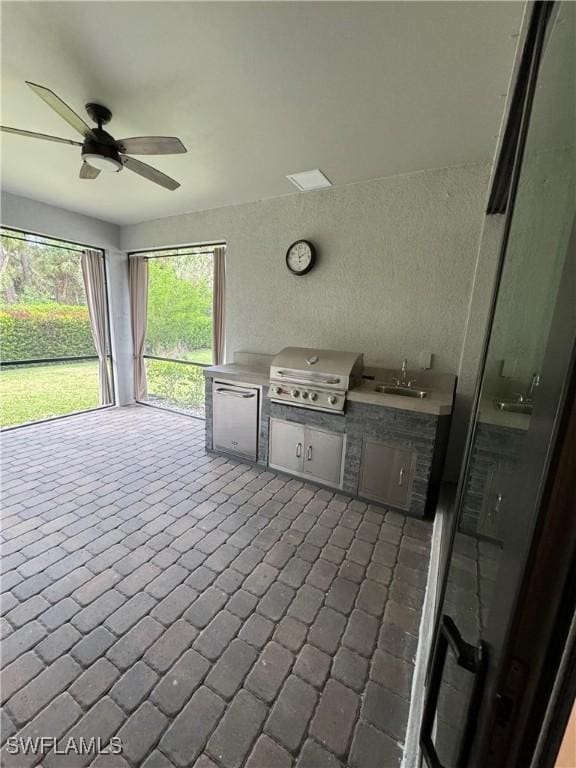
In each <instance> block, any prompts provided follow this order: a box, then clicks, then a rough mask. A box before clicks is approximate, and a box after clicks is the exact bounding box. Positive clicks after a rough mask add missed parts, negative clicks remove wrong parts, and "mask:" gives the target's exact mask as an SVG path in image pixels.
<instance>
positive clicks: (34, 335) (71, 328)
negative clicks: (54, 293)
mask: <svg viewBox="0 0 576 768" xmlns="http://www.w3.org/2000/svg"><path fill="white" fill-rule="evenodd" d="M0 352H1V357H2V360H6V361H8V360H30V359H33V358H46V357H74V356H77V355H95V354H96V350H95V347H94V341H93V340H92V331H91V329H90V319H89V317H88V307H86V306H71V305H67V304H26V305H23V304H11V305H9V306H7V305H4V306H3V307H2V308H0Z"/></svg>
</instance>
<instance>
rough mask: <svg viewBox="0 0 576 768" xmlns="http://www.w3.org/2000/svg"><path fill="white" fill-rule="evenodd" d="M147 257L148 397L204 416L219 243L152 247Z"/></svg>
mask: <svg viewBox="0 0 576 768" xmlns="http://www.w3.org/2000/svg"><path fill="white" fill-rule="evenodd" d="M142 256H143V255H142V254H138V255H132V258H142ZM144 258H146V259H147V263H148V307H147V325H146V341H145V347H144V361H145V367H146V379H147V390H148V394H147V397H146V400H145V402H147V403H148V404H150V405H157V406H160V407H165V408H170V409H171V410H177V411H180V412H182V413H186V414H188V415H191V416H196V417H199V418H204V374H203V370H202V369H203V368H204V367H205V366H207V365H210V364H211V363H212V360H213V350H212V338H213V334H212V323H213V318H212V308H213V287H214V286H213V275H214V248H213V247H212V246H210V247H208V246H202V247H185V248H175V249H170V250H162V251H149V252H146V254H145V255H144Z"/></svg>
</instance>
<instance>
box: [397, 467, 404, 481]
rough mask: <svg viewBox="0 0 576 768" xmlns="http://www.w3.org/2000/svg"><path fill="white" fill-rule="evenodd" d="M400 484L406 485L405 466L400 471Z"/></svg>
mask: <svg viewBox="0 0 576 768" xmlns="http://www.w3.org/2000/svg"><path fill="white" fill-rule="evenodd" d="M398 485H404V467H400V473H399V475H398Z"/></svg>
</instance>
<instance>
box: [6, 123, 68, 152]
mask: <svg viewBox="0 0 576 768" xmlns="http://www.w3.org/2000/svg"><path fill="white" fill-rule="evenodd" d="M0 131H4V133H14V134H16V136H29V137H30V138H31V139H45V140H46V141H56V142H58V144H72V146H75V147H81V146H82V142H80V141H72V139H60V138H59V137H58V136H48V134H47V133H36V131H22V130H20V128H8V126H7V125H0Z"/></svg>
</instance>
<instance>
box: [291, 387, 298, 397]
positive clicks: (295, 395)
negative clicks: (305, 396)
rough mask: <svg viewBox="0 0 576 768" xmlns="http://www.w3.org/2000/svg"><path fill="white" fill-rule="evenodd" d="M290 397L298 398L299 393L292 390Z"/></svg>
mask: <svg viewBox="0 0 576 768" xmlns="http://www.w3.org/2000/svg"><path fill="white" fill-rule="evenodd" d="M291 395H292V397H300V392H299V391H298V390H297V389H293V390H292V392H291Z"/></svg>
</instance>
